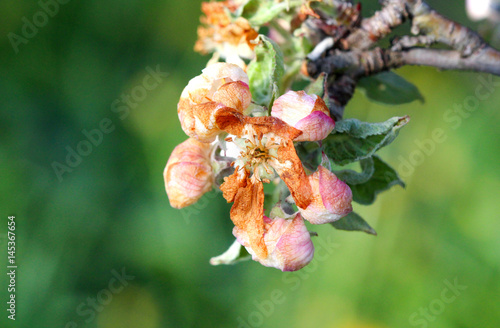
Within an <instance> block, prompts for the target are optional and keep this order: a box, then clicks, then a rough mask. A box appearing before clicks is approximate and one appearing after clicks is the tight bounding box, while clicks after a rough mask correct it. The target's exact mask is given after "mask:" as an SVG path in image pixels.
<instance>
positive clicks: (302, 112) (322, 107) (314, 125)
mask: <svg viewBox="0 0 500 328" xmlns="http://www.w3.org/2000/svg"><path fill="white" fill-rule="evenodd" d="M271 115H272V116H274V117H277V118H280V119H282V120H283V121H285V122H286V123H288V124H290V125H291V126H293V127H294V128H296V129H299V130H301V131H302V134H301V135H300V136H298V137H297V138H296V139H294V141H317V140H323V139H325V138H326V137H327V136H328V135H329V134H330V132H332V131H333V128H334V127H335V122H334V121H333V119H332V118H331V117H330V111H329V110H328V107H326V104H325V102H324V101H323V99H321V98H320V97H318V96H317V95H312V96H310V95H308V94H307V93H305V92H304V91H298V92H296V91H288V92H287V93H285V94H284V95H283V96H281V97H279V98H278V99H276V101H275V102H274V104H273V108H272V112H271Z"/></svg>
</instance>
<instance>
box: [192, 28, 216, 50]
mask: <svg viewBox="0 0 500 328" xmlns="http://www.w3.org/2000/svg"><path fill="white" fill-rule="evenodd" d="M214 34H215V30H214V28H212V27H203V26H198V40H196V43H195V45H194V51H196V52H199V53H201V54H202V55H206V54H208V53H209V52H210V51H212V49H213V48H214V45H213V40H212V39H213V36H214Z"/></svg>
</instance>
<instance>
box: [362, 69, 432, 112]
mask: <svg viewBox="0 0 500 328" xmlns="http://www.w3.org/2000/svg"><path fill="white" fill-rule="evenodd" d="M358 87H359V88H360V89H361V90H362V91H363V93H364V94H365V96H366V97H367V98H368V99H370V100H372V101H374V102H378V103H382V104H389V105H401V104H406V103H410V102H412V101H414V100H420V101H421V102H424V97H423V96H422V94H421V93H420V91H418V88H417V87H416V86H415V85H413V84H412V83H410V82H408V81H407V80H405V79H404V78H403V77H401V76H399V75H398V74H396V73H393V72H382V73H379V74H377V75H374V76H369V77H365V78H363V79H360V80H359V82H358Z"/></svg>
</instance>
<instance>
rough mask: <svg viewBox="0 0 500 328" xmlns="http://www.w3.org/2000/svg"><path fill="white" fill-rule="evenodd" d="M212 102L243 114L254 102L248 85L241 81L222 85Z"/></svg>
mask: <svg viewBox="0 0 500 328" xmlns="http://www.w3.org/2000/svg"><path fill="white" fill-rule="evenodd" d="M212 100H213V101H216V102H220V103H222V104H224V105H225V106H227V107H231V108H235V109H237V110H238V111H239V112H240V113H242V112H243V111H244V110H245V109H246V108H247V107H248V106H249V105H250V102H251V101H252V95H251V94H250V89H249V87H248V84H246V83H245V82H241V81H236V82H229V83H226V84H224V85H222V86H221V87H220V88H219V89H218V90H217V91H216V92H215V93H214V95H213V96H212Z"/></svg>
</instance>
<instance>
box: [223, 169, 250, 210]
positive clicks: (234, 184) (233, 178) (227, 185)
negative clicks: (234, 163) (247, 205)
mask: <svg viewBox="0 0 500 328" xmlns="http://www.w3.org/2000/svg"><path fill="white" fill-rule="evenodd" d="M247 178H248V176H247V174H246V172H239V171H235V172H234V173H233V174H232V175H230V176H228V177H225V178H224V183H222V184H221V186H220V190H221V191H222V195H223V196H224V198H225V199H226V200H227V202H228V203H231V202H234V197H236V194H237V193H238V189H240V188H244V187H245V186H246V185H247Z"/></svg>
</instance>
